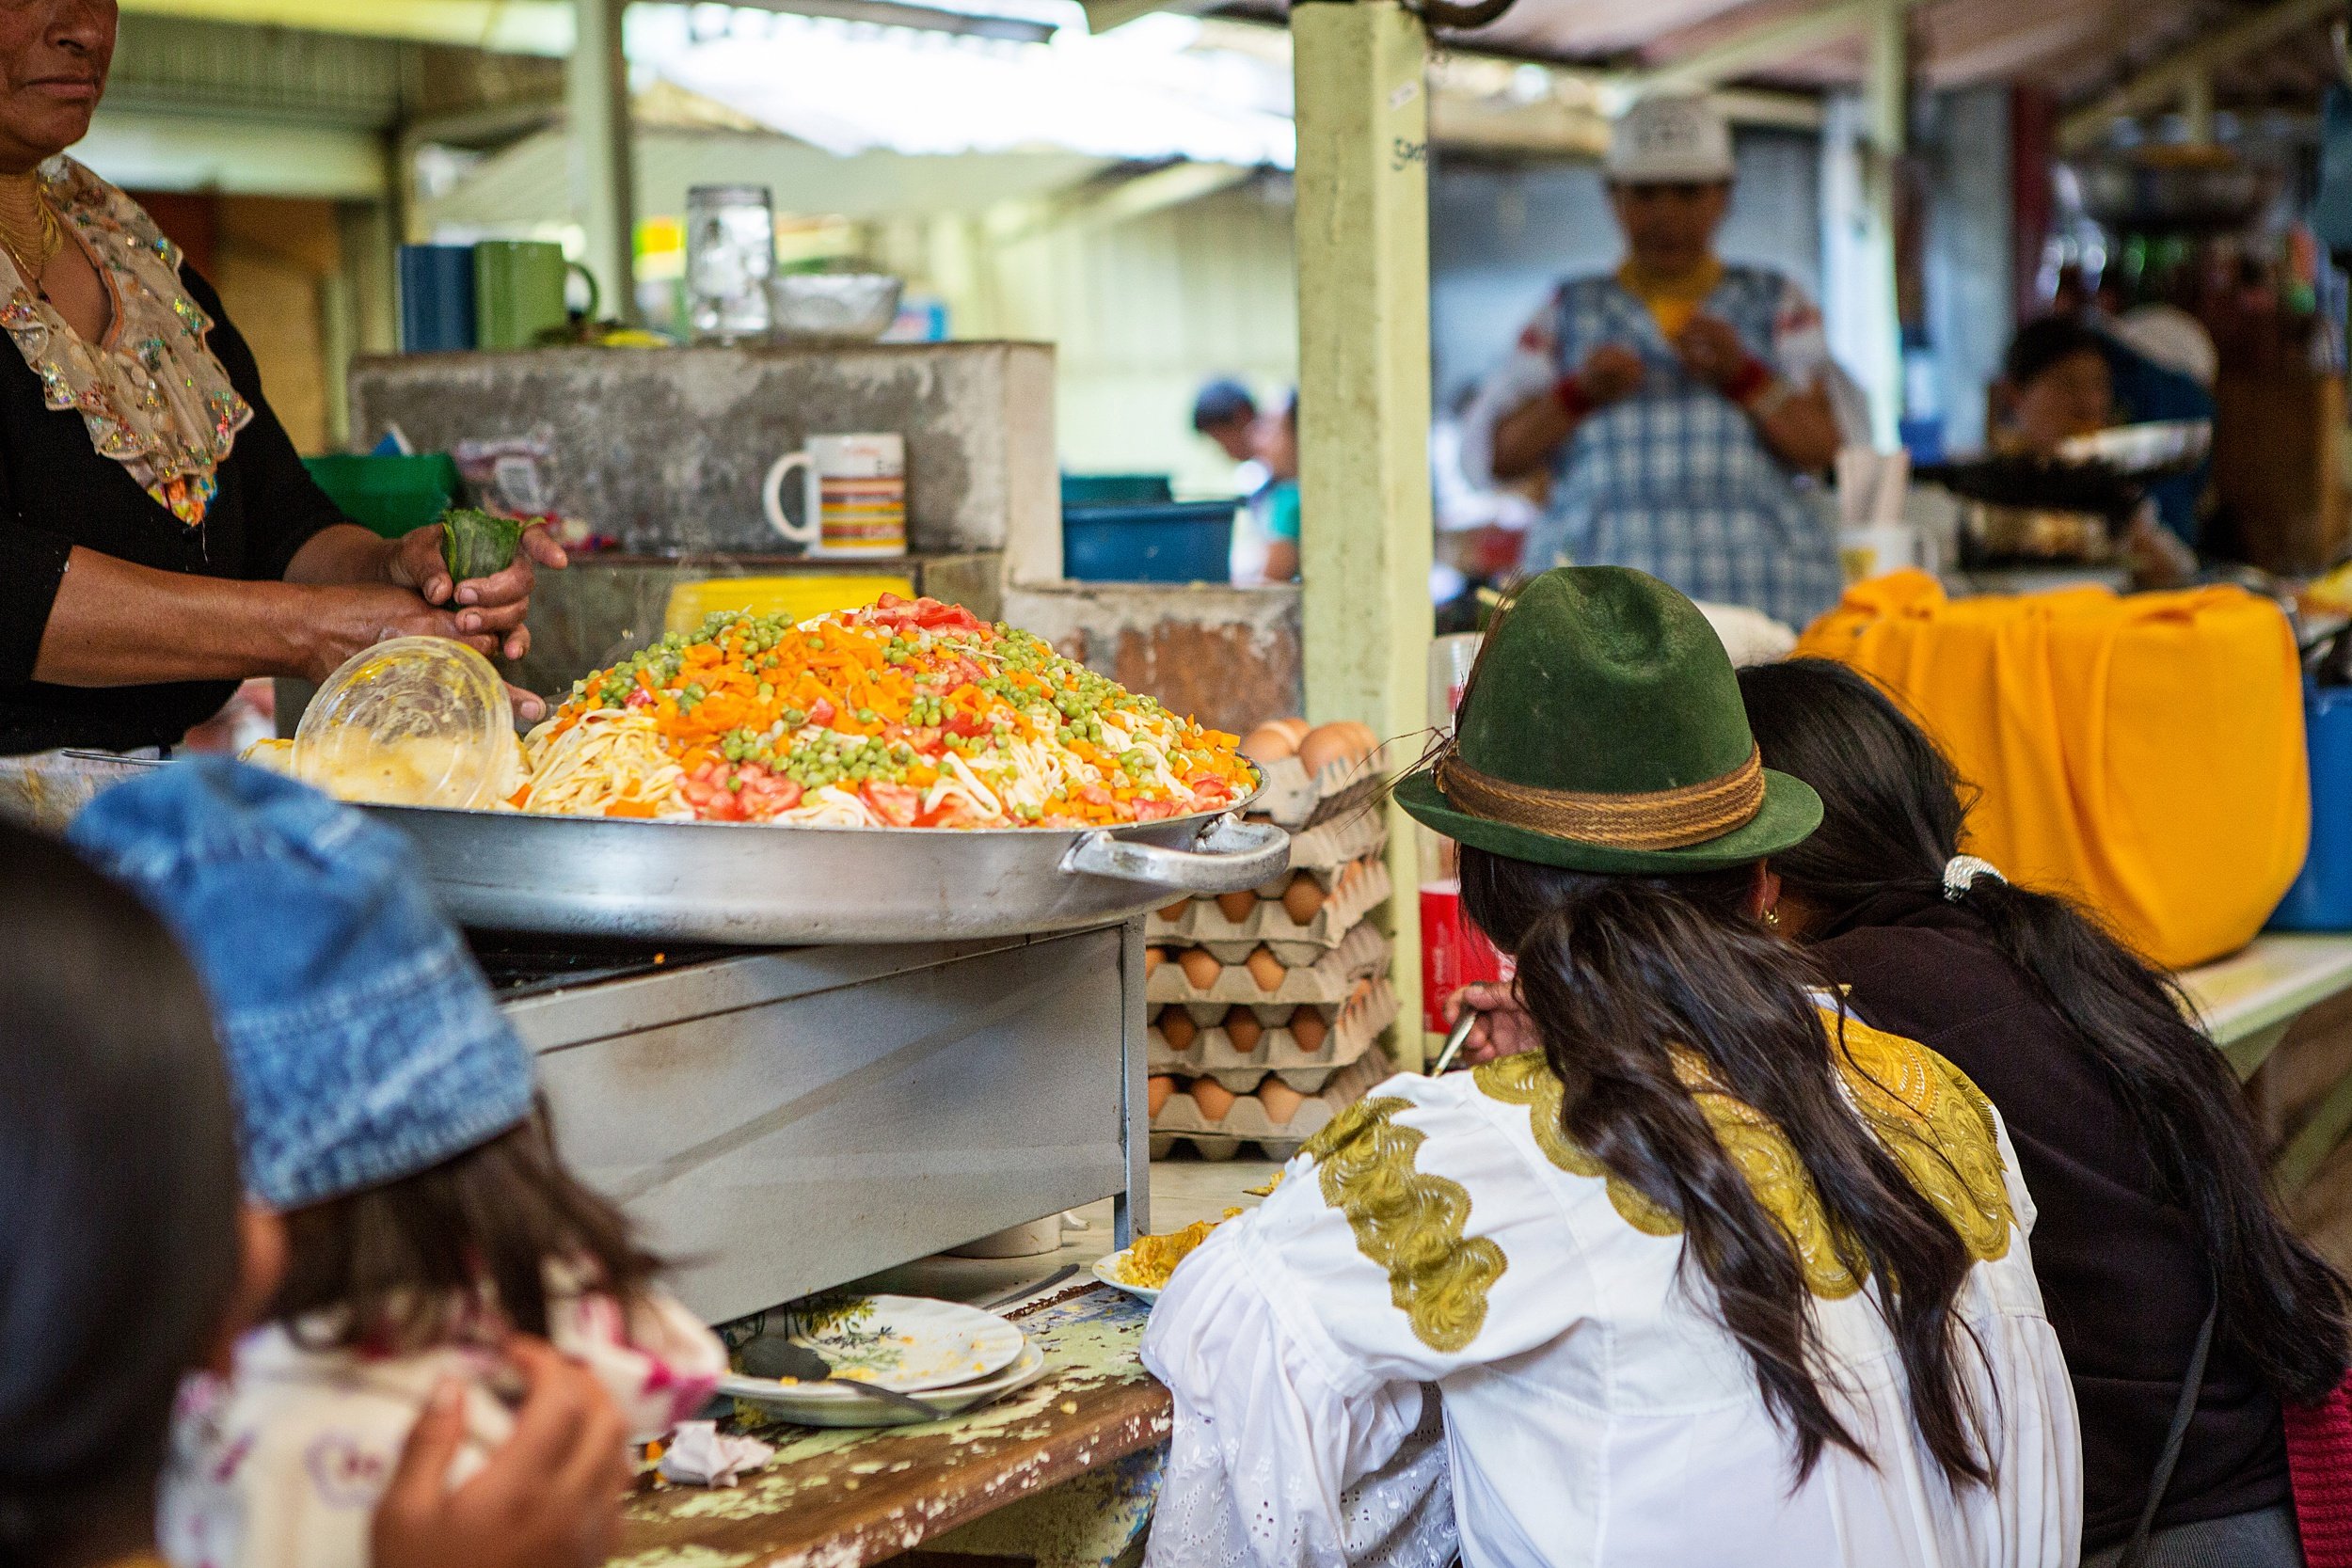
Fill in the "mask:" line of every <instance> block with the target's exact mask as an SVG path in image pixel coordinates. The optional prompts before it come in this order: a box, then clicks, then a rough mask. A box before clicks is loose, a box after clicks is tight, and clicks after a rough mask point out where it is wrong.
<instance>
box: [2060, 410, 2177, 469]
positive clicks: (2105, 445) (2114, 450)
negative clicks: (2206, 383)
mask: <svg viewBox="0 0 2352 1568" xmlns="http://www.w3.org/2000/svg"><path fill="white" fill-rule="evenodd" d="M2212 450H2213V421H2212V420H2150V421H2148V422H2147V423H2145V424H2120V425H2116V426H2114V427H2113V428H2111V429H2107V430H2097V431H2093V432H2091V433H2090V435H2088V436H2074V437H2073V438H2072V439H2070V440H2066V441H2061V442H2059V443H2058V456H2059V457H2061V458H2063V459H2065V460H2066V461H2068V462H2070V463H2105V464H2106V466H2107V467H2111V468H2113V469H2115V470H2116V471H2118V472H2119V473H2124V474H2133V475H2138V474H2153V473H2160V472H2162V471H2164V470H2166V469H2178V468H2193V467H2196V466H2197V465H2198V464H2199V463H2201V462H2203V461H2204V458H2205V454H2206V453H2207V452H2209V451H2212Z"/></svg>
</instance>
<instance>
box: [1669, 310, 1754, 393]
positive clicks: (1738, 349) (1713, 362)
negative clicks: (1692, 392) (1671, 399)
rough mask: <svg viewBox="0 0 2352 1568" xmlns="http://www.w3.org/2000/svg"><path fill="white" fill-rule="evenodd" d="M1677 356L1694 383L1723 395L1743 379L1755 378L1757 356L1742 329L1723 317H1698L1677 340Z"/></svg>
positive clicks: (1693, 318) (1683, 330)
mask: <svg viewBox="0 0 2352 1568" xmlns="http://www.w3.org/2000/svg"><path fill="white" fill-rule="evenodd" d="M1675 353H1676V354H1677V356H1680V358H1681V360H1682V368H1683V369H1684V370H1686V371H1688V372H1691V376H1692V380H1695V381H1703V382H1705V383H1706V384H1707V385H1708V386H1709V387H1712V388H1715V389H1716V390H1717V391H1719V392H1726V393H1727V392H1729V390H1730V389H1731V388H1733V387H1734V386H1736V385H1737V384H1738V383H1739V382H1740V380H1741V379H1742V378H1743V377H1747V376H1751V375H1753V373H1754V372H1752V371H1751V370H1750V367H1751V366H1752V365H1754V364H1755V363H1756V356H1754V355H1752V354H1750V353H1749V352H1748V345H1747V344H1746V343H1744V342H1742V341H1740V332H1739V329H1738V328H1737V327H1735V326H1733V325H1731V324H1730V323H1729V322H1727V321H1725V320H1724V319H1723V318H1722V317H1721V316H1708V315H1698V316H1692V318H1691V323H1690V325H1687V326H1685V327H1684V328H1683V329H1682V331H1681V333H1680V334H1679V335H1678V336H1677V338H1676V339H1675Z"/></svg>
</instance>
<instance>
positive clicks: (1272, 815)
mask: <svg viewBox="0 0 2352 1568" xmlns="http://www.w3.org/2000/svg"><path fill="white" fill-rule="evenodd" d="M1393 750H1394V748H1393V747H1391V746H1382V747H1378V748H1375V750H1374V751H1373V752H1372V754H1371V755H1369V756H1367V757H1365V758H1364V759H1363V760H1361V761H1360V762H1344V761H1343V762H1334V763H1331V764H1329V765H1327V767H1326V768H1324V769H1323V771H1322V772H1320V773H1317V774H1315V775H1314V776H1313V777H1312V778H1310V777H1308V775H1307V766H1306V764H1304V763H1302V762H1300V761H1299V760H1298V759H1297V758H1296V757H1284V758H1282V759H1281V760H1280V761H1279V762H1276V763H1272V764H1270V765H1268V766H1266V767H1264V768H1260V769H1259V771H1260V772H1262V773H1263V774H1264V775H1265V788H1264V789H1263V790H1262V791H1261V792H1260V793H1259V795H1258V798H1257V799H1256V800H1253V801H1251V802H1250V804H1249V815H1250V816H1263V817H1265V818H1267V819H1268V820H1270V821H1273V822H1276V823H1279V824H1280V825H1281V826H1282V827H1285V828H1288V829H1290V830H1291V831H1292V832H1298V831H1299V830H1300V829H1302V828H1311V827H1314V826H1316V825H1317V824H1319V823H1323V822H1328V821H1332V820H1334V819H1336V818H1337V817H1338V816H1340V814H1341V813H1343V812H1344V811H1346V810H1347V809H1348V808H1349V807H1351V806H1354V805H1357V804H1359V803H1360V802H1362V801H1365V800H1371V799H1372V798H1373V797H1374V796H1375V795H1376V794H1378V793H1379V792H1380V785H1381V783H1382V782H1383V781H1384V780H1385V779H1386V778H1387V777H1388V773H1387V763H1386V761H1385V760H1384V759H1385V758H1386V757H1387V756H1388V755H1389V753H1390V752H1391V751H1393ZM1375 815H1376V814H1375Z"/></svg>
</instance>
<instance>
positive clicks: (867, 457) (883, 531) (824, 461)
mask: <svg viewBox="0 0 2352 1568" xmlns="http://www.w3.org/2000/svg"><path fill="white" fill-rule="evenodd" d="M796 468H797V469H799V470H800V472H801V496H802V505H801V517H800V521H798V522H794V521H793V520H792V519H791V517H789V516H788V515H787V514H786V512H785V508H784V483H785V481H786V480H787V478H789V477H790V476H791V474H792V472H793V470H794V469H796ZM760 501H761V504H762V505H763V506H764V507H765V508H766V509H767V513H768V522H769V525H770V526H771V527H772V528H773V529H774V530H775V531H777V532H778V533H780V534H782V535H783V536H784V537H785V538H786V539H787V540H788V541H790V542H791V543H793V544H795V545H801V546H806V547H807V550H808V553H809V554H811V555H818V556H832V557H844V556H846V557H852V558H855V557H870V556H885V555H893V556H895V555H904V554H906V553H907V450H906V438H905V437H904V436H898V435H874V436H810V437H809V438H808V443H807V445H806V447H805V448H804V449H803V450H802V451H794V452H787V453H786V454H785V455H784V456H782V457H779V458H777V459H776V460H775V462H774V463H773V464H772V465H771V466H770V467H769V469H768V479H767V483H765V484H763V485H762V486H761V487H760Z"/></svg>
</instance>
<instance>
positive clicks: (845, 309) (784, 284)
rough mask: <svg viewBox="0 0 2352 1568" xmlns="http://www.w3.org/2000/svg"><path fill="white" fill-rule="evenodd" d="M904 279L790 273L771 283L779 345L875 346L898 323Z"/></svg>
mask: <svg viewBox="0 0 2352 1568" xmlns="http://www.w3.org/2000/svg"><path fill="white" fill-rule="evenodd" d="M904 287H905V284H904V283H902V282H901V281H900V280H899V279H898V278H896V277H891V276H890V275H889V274H887V273H879V272H787V273H778V274H777V275H776V276H775V277H772V278H771V279H770V280H769V284H768V301H769V311H770V314H771V318H772V319H773V322H774V326H773V331H774V335H775V337H776V339H777V341H784V342H803V343H810V342H816V343H824V342H839V343H870V342H872V341H874V340H875V339H877V338H879V337H881V336H882V334H883V333H885V332H887V331H889V330H890V324H891V323H892V322H895V321H897V320H898V294H899V292H900V291H901V290H902V289H903V288H904Z"/></svg>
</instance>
